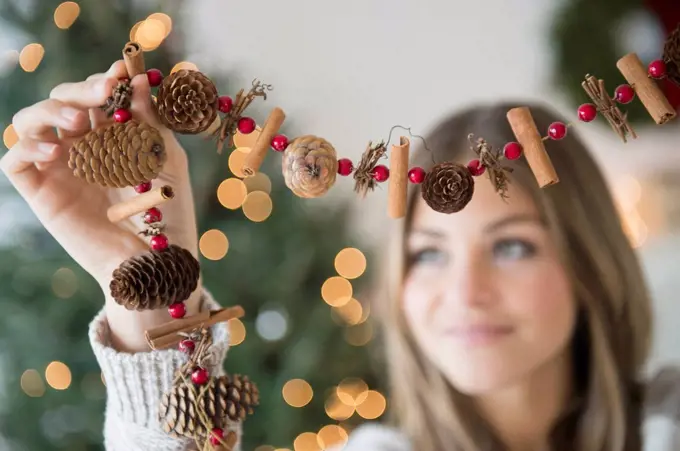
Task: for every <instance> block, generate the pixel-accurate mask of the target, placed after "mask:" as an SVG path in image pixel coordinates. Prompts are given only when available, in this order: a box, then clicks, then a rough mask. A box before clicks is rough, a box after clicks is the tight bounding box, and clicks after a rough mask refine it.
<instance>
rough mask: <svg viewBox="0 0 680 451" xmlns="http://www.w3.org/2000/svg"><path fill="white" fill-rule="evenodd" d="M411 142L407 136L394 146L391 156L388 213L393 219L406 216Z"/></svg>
mask: <svg viewBox="0 0 680 451" xmlns="http://www.w3.org/2000/svg"><path fill="white" fill-rule="evenodd" d="M410 147H411V142H410V141H409V139H408V138H407V137H405V136H402V137H401V138H400V139H399V145H398V146H397V145H392V153H391V154H390V179H389V180H390V182H389V187H388V199H387V212H388V214H389V216H390V218H392V219H398V218H403V217H404V216H406V197H407V189H408V155H409V149H410Z"/></svg>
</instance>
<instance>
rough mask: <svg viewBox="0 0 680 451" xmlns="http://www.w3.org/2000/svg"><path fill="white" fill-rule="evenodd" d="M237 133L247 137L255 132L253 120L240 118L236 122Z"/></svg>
mask: <svg viewBox="0 0 680 451" xmlns="http://www.w3.org/2000/svg"><path fill="white" fill-rule="evenodd" d="M237 127H238V131H239V132H241V133H243V134H244V135H248V134H250V133H252V132H254V131H255V120H254V119H253V118H251V117H242V118H241V119H239V120H238V125H237Z"/></svg>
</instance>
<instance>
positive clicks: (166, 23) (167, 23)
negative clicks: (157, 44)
mask: <svg viewBox="0 0 680 451" xmlns="http://www.w3.org/2000/svg"><path fill="white" fill-rule="evenodd" d="M150 19H151V20H158V21H159V22H161V23H162V24H163V31H164V32H165V35H164V36H163V39H165V38H167V37H168V35H169V34H170V32H171V31H172V18H171V17H170V16H168V15H167V14H165V13H153V14H151V15H150V16H149V17H147V18H146V20H150Z"/></svg>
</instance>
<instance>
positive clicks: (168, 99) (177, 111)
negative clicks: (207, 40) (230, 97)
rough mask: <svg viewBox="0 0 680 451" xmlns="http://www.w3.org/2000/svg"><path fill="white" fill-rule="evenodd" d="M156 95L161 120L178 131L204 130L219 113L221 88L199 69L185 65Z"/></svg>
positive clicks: (168, 78)
mask: <svg viewBox="0 0 680 451" xmlns="http://www.w3.org/2000/svg"><path fill="white" fill-rule="evenodd" d="M156 97H157V102H156V106H157V108H158V116H159V117H160V120H161V122H162V123H163V124H164V125H165V126H166V127H168V128H169V129H170V130H173V131H175V132H177V133H183V134H186V135H193V134H197V133H201V132H203V131H205V130H207V129H208V127H210V126H211V125H212V123H213V122H214V121H215V118H216V117H217V110H218V108H219V100H218V99H219V97H218V95H217V88H215V85H214V84H213V82H212V81H211V80H210V79H209V78H208V77H206V76H205V75H203V73H202V72H199V71H195V70H186V69H182V70H178V71H177V72H175V73H173V74H170V75H169V76H168V77H166V78H165V79H164V80H163V83H162V84H161V86H160V87H159V88H158V94H157V96H156Z"/></svg>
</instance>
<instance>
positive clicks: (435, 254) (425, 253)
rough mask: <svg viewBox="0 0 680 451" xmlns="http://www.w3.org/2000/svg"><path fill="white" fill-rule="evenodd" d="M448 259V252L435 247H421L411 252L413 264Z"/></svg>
mask: <svg viewBox="0 0 680 451" xmlns="http://www.w3.org/2000/svg"><path fill="white" fill-rule="evenodd" d="M446 261H447V256H446V253H445V252H442V251H440V250H439V249H434V248H428V249H421V250H419V251H416V252H413V253H411V255H410V256H409V262H410V264H412V265H414V264H422V263H435V264H437V263H446Z"/></svg>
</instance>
